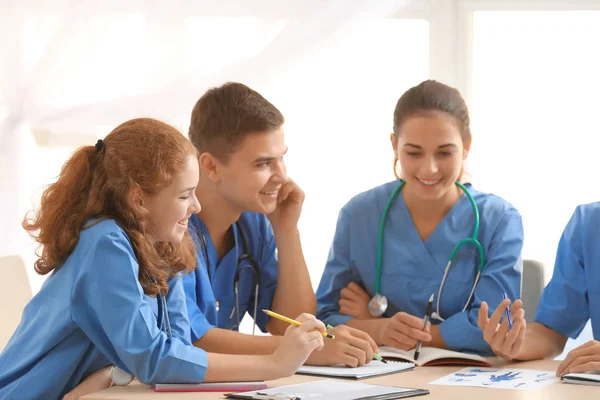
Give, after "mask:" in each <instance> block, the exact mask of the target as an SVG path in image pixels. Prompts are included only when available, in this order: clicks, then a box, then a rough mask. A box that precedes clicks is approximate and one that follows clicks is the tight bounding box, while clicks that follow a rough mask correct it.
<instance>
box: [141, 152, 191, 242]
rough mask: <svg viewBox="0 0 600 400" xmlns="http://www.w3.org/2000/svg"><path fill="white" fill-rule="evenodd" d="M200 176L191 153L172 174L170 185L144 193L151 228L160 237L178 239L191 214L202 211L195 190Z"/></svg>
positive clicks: (179, 239) (156, 237) (164, 240)
mask: <svg viewBox="0 0 600 400" xmlns="http://www.w3.org/2000/svg"><path fill="white" fill-rule="evenodd" d="M198 177H199V173H198V161H197V160H196V157H194V156H192V155H190V156H189V157H188V158H187V160H186V162H185V165H184V168H183V170H182V171H180V172H176V173H175V174H173V179H172V180H171V183H170V184H169V185H167V186H166V187H164V188H162V189H161V190H159V191H158V192H157V193H154V194H148V193H144V194H143V195H142V201H143V203H144V206H145V207H146V208H147V209H148V212H149V220H150V229H151V232H152V233H153V235H154V237H155V239H156V240H157V241H159V242H171V243H177V242H181V240H183V236H184V234H185V232H186V230H187V223H188V219H189V217H190V216H191V215H192V214H195V213H198V212H200V203H199V202H198V199H197V198H196V194H195V190H196V186H197V185H198Z"/></svg>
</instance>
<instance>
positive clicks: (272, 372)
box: [259, 349, 293, 381]
mask: <svg viewBox="0 0 600 400" xmlns="http://www.w3.org/2000/svg"><path fill="white" fill-rule="evenodd" d="M278 352H279V349H277V350H275V352H273V354H270V355H268V356H260V358H261V361H260V363H261V364H260V367H259V368H260V369H261V370H262V371H263V372H264V376H265V377H266V378H265V379H264V380H265V381H270V380H274V379H279V378H285V377H287V376H290V375H293V373H291V374H286V371H285V368H284V367H283V365H284V364H285V360H283V359H281V358H280V357H279V356H278Z"/></svg>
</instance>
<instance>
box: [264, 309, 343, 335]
mask: <svg viewBox="0 0 600 400" xmlns="http://www.w3.org/2000/svg"><path fill="white" fill-rule="evenodd" d="M263 312H264V313H265V314H267V315H268V316H271V317H273V318H277V319H278V320H281V321H283V322H287V323H288V324H292V325H296V326H300V325H302V324H301V323H300V322H298V321H296V320H295V319H291V318H288V317H284V316H283V315H281V314H277V313H276V312H273V311H271V310H263ZM318 332H319V333H320V334H321V335H322V336H323V337H326V338H329V339H335V336H334V335H332V334H331V333H327V332H321V331H318Z"/></svg>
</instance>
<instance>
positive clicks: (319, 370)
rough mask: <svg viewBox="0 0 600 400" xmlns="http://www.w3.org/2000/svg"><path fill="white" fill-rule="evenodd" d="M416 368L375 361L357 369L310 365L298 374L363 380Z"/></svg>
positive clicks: (409, 364)
mask: <svg viewBox="0 0 600 400" xmlns="http://www.w3.org/2000/svg"><path fill="white" fill-rule="evenodd" d="M414 367H415V365H414V364H412V363H405V362H395V361H389V362H388V363H387V364H384V363H382V362H381V361H377V360H373V361H371V362H370V363H368V364H366V365H363V366H362V367H356V368H348V367H344V366H333V367H313V366H310V365H303V366H302V367H300V369H299V370H298V371H297V372H296V373H297V374H302V375H317V376H329V377H333V378H348V379H362V378H371V377H373V376H379V375H387V374H393V373H395V372H400V371H406V370H409V369H413V368H414Z"/></svg>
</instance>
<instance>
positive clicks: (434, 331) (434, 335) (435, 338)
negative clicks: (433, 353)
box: [423, 325, 450, 349]
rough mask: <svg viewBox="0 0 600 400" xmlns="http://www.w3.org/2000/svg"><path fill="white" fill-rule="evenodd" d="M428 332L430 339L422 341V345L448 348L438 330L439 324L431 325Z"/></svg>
mask: <svg viewBox="0 0 600 400" xmlns="http://www.w3.org/2000/svg"><path fill="white" fill-rule="evenodd" d="M430 333H431V341H430V342H423V346H429V347H437V348H440V349H450V348H449V347H448V345H447V344H446V342H445V341H444V338H443V337H442V332H441V331H440V326H439V325H432V326H431V331H430Z"/></svg>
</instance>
